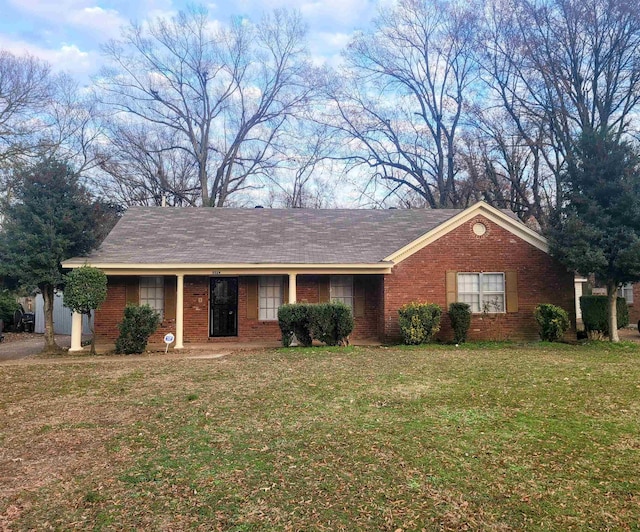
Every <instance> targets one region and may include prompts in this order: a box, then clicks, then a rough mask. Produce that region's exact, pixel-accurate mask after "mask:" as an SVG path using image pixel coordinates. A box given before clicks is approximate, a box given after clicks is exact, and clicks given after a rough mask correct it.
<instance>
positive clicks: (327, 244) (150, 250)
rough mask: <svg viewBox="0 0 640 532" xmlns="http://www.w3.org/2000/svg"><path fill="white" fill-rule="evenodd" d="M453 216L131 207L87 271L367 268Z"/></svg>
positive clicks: (425, 211) (417, 212) (435, 212)
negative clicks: (119, 266)
mask: <svg viewBox="0 0 640 532" xmlns="http://www.w3.org/2000/svg"><path fill="white" fill-rule="evenodd" d="M459 212H460V210H457V209H438V210H430V209H416V210H401V209H398V210H395V209H391V210H357V209H331V210H317V209H227V208H224V209H220V208H211V209H204V208H162V207H131V208H130V209H128V210H127V212H126V213H125V215H124V216H123V217H122V219H121V220H120V221H119V222H118V223H117V224H116V226H115V228H114V229H113V231H111V233H110V234H109V236H108V237H107V238H106V239H105V241H104V242H103V244H102V245H101V246H100V248H99V249H97V250H96V251H94V252H93V253H91V254H90V255H89V257H87V259H88V262H89V263H93V264H98V263H100V264H116V263H132V264H152V263H161V264H162V263H164V264H186V263H191V264H373V263H377V262H379V261H381V260H383V259H384V258H385V257H387V256H388V255H391V254H392V253H393V252H395V251H397V250H398V249H400V248H402V247H403V246H405V245H406V244H408V243H410V242H412V241H413V240H415V239H416V238H419V237H420V236H422V235H423V234H425V233H427V232H428V231H429V230H431V229H433V228H435V227H437V226H438V225H440V224H441V223H443V222H444V221H446V220H448V219H449V218H451V217H452V216H455V215H456V214H458V213H459Z"/></svg>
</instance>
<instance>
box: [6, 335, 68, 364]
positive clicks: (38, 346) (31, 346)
mask: <svg viewBox="0 0 640 532" xmlns="http://www.w3.org/2000/svg"><path fill="white" fill-rule="evenodd" d="M4 334H5V341H4V342H0V362H3V361H5V360H18V359H20V358H27V357H30V356H33V355H37V354H38V353H39V352H40V351H42V347H43V346H44V335H42V334H29V333H17V334H16V333H4ZM56 343H57V344H58V345H59V346H60V347H70V346H71V336H66V335H58V334H57V335H56Z"/></svg>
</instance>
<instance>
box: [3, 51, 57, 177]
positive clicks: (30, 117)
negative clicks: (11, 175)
mask: <svg viewBox="0 0 640 532" xmlns="http://www.w3.org/2000/svg"><path fill="white" fill-rule="evenodd" d="M52 93H53V84H52V76H51V71H50V68H49V65H47V64H46V63H44V62H42V61H40V60H39V59H36V58H35V57H32V56H29V55H25V56H22V57H19V56H15V55H13V54H12V53H10V52H7V51H4V50H0V165H5V164H8V163H10V162H11V163H13V162H15V161H16V159H17V158H19V157H21V156H23V155H25V154H26V153H29V152H30V151H31V150H32V149H33V147H34V146H35V145H36V144H37V143H38V133H39V132H40V131H41V130H42V129H43V128H44V127H45V125H46V124H45V123H43V121H42V120H41V118H40V115H41V113H42V112H44V111H45V109H46V107H47V106H48V105H49V103H50V102H51V96H52Z"/></svg>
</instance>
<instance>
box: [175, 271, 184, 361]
mask: <svg viewBox="0 0 640 532" xmlns="http://www.w3.org/2000/svg"><path fill="white" fill-rule="evenodd" d="M177 278H178V281H177V283H176V290H177V292H176V345H175V346H174V349H183V348H184V345H183V343H182V342H183V334H182V333H183V328H184V274H183V273H179V274H178V275H177Z"/></svg>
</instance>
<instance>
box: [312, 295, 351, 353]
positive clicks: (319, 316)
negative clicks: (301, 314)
mask: <svg viewBox="0 0 640 532" xmlns="http://www.w3.org/2000/svg"><path fill="white" fill-rule="evenodd" d="M310 307H311V314H310V316H311V334H312V336H313V338H315V339H316V340H319V341H321V342H323V343H325V344H327V345H338V344H340V343H341V342H342V341H343V340H344V339H345V338H346V337H347V336H349V335H350V334H351V332H352V331H353V325H354V323H353V314H352V313H351V309H350V308H349V307H348V306H347V305H345V304H344V303H338V302H335V303H320V304H318V305H310Z"/></svg>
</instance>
